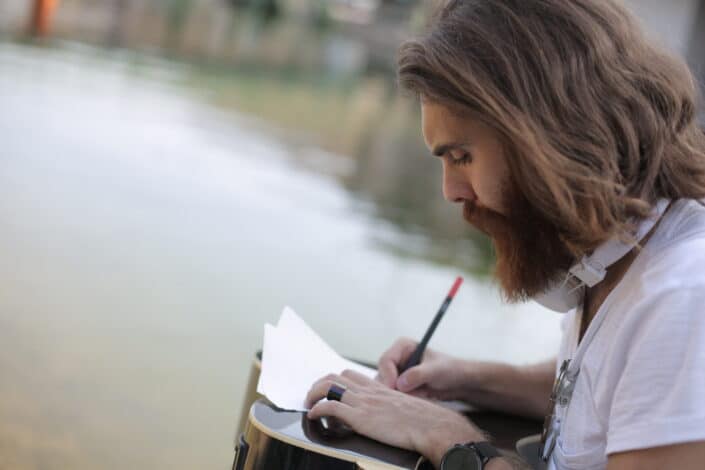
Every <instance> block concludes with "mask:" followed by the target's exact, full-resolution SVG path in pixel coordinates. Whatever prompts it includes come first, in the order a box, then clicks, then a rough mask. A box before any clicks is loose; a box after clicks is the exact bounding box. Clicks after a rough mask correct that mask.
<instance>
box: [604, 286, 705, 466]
mask: <svg viewBox="0 0 705 470" xmlns="http://www.w3.org/2000/svg"><path fill="white" fill-rule="evenodd" d="M645 300H646V301H644V302H640V305H639V306H638V307H637V309H636V310H637V311H634V312H629V315H630V316H631V315H632V313H635V314H637V315H636V316H635V317H634V321H635V322H637V323H636V324H635V325H634V326H635V328H634V330H633V335H631V337H630V338H626V339H625V341H627V342H628V345H625V346H626V348H625V351H626V357H625V363H624V364H625V366H624V370H623V371H622V373H621V375H620V377H619V380H618V381H617V385H616V388H615V390H614V395H613V400H612V404H611V409H610V416H609V422H608V431H607V449H606V451H607V454H611V453H615V452H622V451H627V450H636V449H645V448H649V447H658V446H663V445H669V444H677V443H684V442H692V441H700V440H705V285H698V286H690V287H686V288H669V289H668V290H666V291H663V292H660V293H659V294H656V295H653V296H651V299H645ZM638 310H641V312H639V311H638Z"/></svg>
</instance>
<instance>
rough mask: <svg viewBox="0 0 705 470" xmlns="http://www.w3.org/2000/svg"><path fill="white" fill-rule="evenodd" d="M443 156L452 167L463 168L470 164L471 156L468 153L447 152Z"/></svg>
mask: <svg viewBox="0 0 705 470" xmlns="http://www.w3.org/2000/svg"><path fill="white" fill-rule="evenodd" d="M444 156H445V158H446V159H447V160H448V162H449V163H450V164H452V165H457V166H463V165H468V164H470V163H472V155H471V154H470V152H464V151H451V152H447V153H446V155H444Z"/></svg>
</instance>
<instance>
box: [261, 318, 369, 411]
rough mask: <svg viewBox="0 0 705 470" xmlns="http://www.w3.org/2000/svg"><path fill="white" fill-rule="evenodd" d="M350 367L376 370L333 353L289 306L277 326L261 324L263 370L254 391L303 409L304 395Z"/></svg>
mask: <svg viewBox="0 0 705 470" xmlns="http://www.w3.org/2000/svg"><path fill="white" fill-rule="evenodd" d="M345 369H352V370H355V371H357V372H360V373H362V374H365V375H366V376H368V377H370V378H372V377H374V376H375V374H376V373H377V371H375V370H374V369H370V368H369V367H365V366H361V365H359V364H357V363H355V362H352V361H349V360H347V359H345V358H343V357H341V356H340V355H339V354H338V353H336V352H335V351H334V350H333V349H332V348H331V347H330V346H328V344H326V342H325V341H323V340H322V339H321V337H320V336H318V335H317V334H316V333H315V332H314V331H313V330H312V329H311V328H310V327H309V326H308V325H307V324H306V323H305V322H304V321H303V320H302V319H301V318H300V317H299V316H298V315H297V314H296V313H295V312H294V311H293V310H292V309H291V308H289V307H285V308H284V311H283V312H282V315H281V317H280V318H279V323H277V326H276V327H275V326H272V325H269V324H266V325H264V345H263V348H262V371H261V373H260V377H259V382H258V383H257V392H258V393H260V394H262V395H264V396H265V397H267V399H269V400H270V401H271V402H272V403H274V404H275V405H276V406H277V407H279V408H282V409H284V410H293V411H306V410H307V409H306V408H305V407H304V402H305V400H306V394H307V393H308V391H309V389H310V388H311V386H312V385H313V383H314V382H315V381H316V380H318V379H320V378H321V377H323V376H325V375H326V374H329V373H336V374H339V373H340V372H342V371H343V370H345Z"/></svg>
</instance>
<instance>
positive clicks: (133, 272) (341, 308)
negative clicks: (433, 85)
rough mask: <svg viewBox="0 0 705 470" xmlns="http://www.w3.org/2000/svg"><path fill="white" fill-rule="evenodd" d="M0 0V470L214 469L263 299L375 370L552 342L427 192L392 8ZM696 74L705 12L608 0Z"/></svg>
mask: <svg viewBox="0 0 705 470" xmlns="http://www.w3.org/2000/svg"><path fill="white" fill-rule="evenodd" d="M34 3H35V2H34V1H30V0H4V1H2V2H0V104H1V107H0V224H1V226H0V468H2V469H5V468H8V469H10V468H11V469H24V468H27V469H54V468H61V469H63V468H72V469H83V468H228V467H229V465H230V463H231V459H232V443H233V439H234V437H235V436H234V433H235V427H236V425H237V422H238V418H239V416H238V415H239V412H240V406H241V402H242V398H243V393H244V387H245V382H246V378H247V373H248V371H249V366H250V363H251V361H252V357H253V354H254V352H255V351H256V350H257V349H258V348H259V347H260V345H261V335H262V325H263V324H264V323H265V322H275V321H276V319H277V318H278V315H279V313H280V312H281V309H282V307H283V306H284V305H287V304H288V305H291V306H292V307H293V308H294V309H296V310H297V312H298V313H299V314H300V315H301V316H302V317H303V318H304V319H305V320H306V321H307V322H308V323H309V324H310V325H311V326H312V327H313V328H314V329H315V330H317V331H318V332H319V333H320V334H321V335H322V336H323V337H324V338H325V339H326V340H327V341H329V342H330V344H331V345H332V346H333V347H334V348H335V349H336V350H338V351H340V352H341V353H343V354H346V355H348V356H353V357H357V358H361V359H366V360H371V361H374V360H375V359H376V358H377V357H378V356H379V354H380V353H381V352H382V351H383V350H384V349H385V348H386V347H387V346H389V345H390V344H391V342H392V341H393V340H394V338H396V337H397V336H400V335H408V336H413V337H419V336H420V335H421V334H422V333H423V331H424V329H425V327H426V325H427V324H428V322H429V321H430V319H431V317H432V315H433V313H434V312H435V310H436V308H437V307H438V304H439V303H440V301H441V300H442V297H443V295H444V294H445V292H446V291H447V289H448V287H449V286H450V284H451V283H452V281H453V279H454V277H455V276H456V275H457V274H463V275H465V276H466V283H465V285H464V286H463V288H462V289H461V291H460V293H459V294H458V298H457V300H456V301H455V302H454V304H453V306H452V307H451V309H450V310H449V313H448V315H447V316H446V318H445V319H444V322H443V324H442V325H441V326H440V328H439V330H438V332H437V334H436V336H435V337H434V339H433V341H432V347H435V348H438V349H441V350H444V351H447V352H450V353H454V354H458V355H462V356H465V357H472V358H478V359H491V360H502V361H508V362H512V363H524V362H531V361H535V360H540V359H543V358H547V357H550V356H551V355H552V354H554V352H555V350H556V347H557V344H558V341H559V337H560V329H559V321H560V317H559V316H557V315H555V314H552V313H549V312H547V311H545V310H544V309H542V308H540V307H539V306H537V305H534V304H526V305H520V306H508V305H504V304H502V303H501V302H500V300H499V296H498V292H497V289H496V286H494V285H493V284H492V282H491V278H490V277H489V273H490V270H491V263H492V252H491V248H490V245H489V244H488V242H487V240H486V239H485V238H484V237H482V236H480V235H479V234H478V233H477V232H475V231H473V230H472V228H471V227H469V226H468V225H467V224H466V223H465V222H463V220H462V217H461V211H460V208H459V207H456V206H454V205H452V204H448V203H446V202H445V201H444V200H443V198H442V196H441V189H440V182H441V181H440V177H441V175H440V166H439V164H438V162H437V161H434V159H433V158H432V157H430V156H429V154H428V151H427V149H425V147H424V145H423V140H422V136H421V132H420V117H419V110H418V104H417V103H416V102H415V101H414V100H413V99H410V98H409V97H407V96H403V95H402V94H400V93H399V90H397V87H396V85H395V77H394V66H395V53H396V49H397V47H398V45H399V43H400V42H401V41H403V40H404V39H405V38H407V37H410V36H411V35H413V34H415V33H418V32H419V31H421V30H422V28H423V25H424V23H425V21H426V18H427V16H428V13H429V11H430V9H431V4H430V3H429V2H421V1H414V0H408V1H404V0H398V1H392V0H390V1H381V0H338V1H333V0H279V1H275V0H251V1H246V0H229V1H228V0H58V2H56V6H55V10H54V12H53V15H52V18H51V21H50V23H49V25H48V29H47V31H46V32H45V34H37V31H36V28H33V27H32V26H33V22H32V20H31V19H32V12H33V8H34ZM629 5H630V7H631V8H633V9H634V11H635V12H636V13H637V14H638V15H639V16H640V17H641V18H642V19H643V21H644V23H645V25H646V27H647V28H648V29H649V30H650V31H651V33H652V34H654V35H655V36H657V37H658V38H659V39H660V40H662V41H663V42H665V43H666V45H667V47H670V48H672V49H673V50H674V51H676V52H677V53H679V54H682V55H683V56H684V57H686V58H687V59H688V60H689V62H690V63H691V65H692V66H693V68H694V70H696V71H697V72H698V73H699V74H701V75H700V76H702V68H703V63H704V62H705V52H704V51H703V47H702V45H703V43H704V42H705V37H704V36H703V34H704V31H705V2H701V1H699V0H678V1H672V2H660V1H656V0H650V1H646V0H644V1H639V0H632V1H631V2H629Z"/></svg>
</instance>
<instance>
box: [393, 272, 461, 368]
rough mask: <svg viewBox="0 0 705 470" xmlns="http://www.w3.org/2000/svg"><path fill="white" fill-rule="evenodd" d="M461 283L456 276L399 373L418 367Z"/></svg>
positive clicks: (459, 278)
mask: <svg viewBox="0 0 705 470" xmlns="http://www.w3.org/2000/svg"><path fill="white" fill-rule="evenodd" d="M462 283H463V278H462V277H460V276H458V277H457V278H456V279H455V282H454V283H453V287H451V288H450V291H449V292H448V295H447V296H446V298H445V300H444V301H443V303H442V304H441V308H439V309H438V313H436V316H435V317H434V318H433V321H432V322H431V324H430V325H429V326H428V329H427V330H426V334H424V335H423V339H422V340H421V342H420V343H419V344H418V346H416V349H415V350H414V352H413V354H411V356H409V359H407V361H406V364H404V366H403V367H402V368H401V369H399V373H400V374H401V373H402V372H404V371H405V370H407V369H409V368H410V367H414V366H417V365H419V363H420V362H421V358H422V357H423V353H424V351H426V346H427V345H428V342H429V341H430V340H431V336H433V332H434V331H436V327H437V326H438V324H439V323H440V322H441V318H443V315H444V314H445V313H446V310H448V306H449V305H450V302H451V301H452V300H453V297H455V293H456V292H458V288H459V287H460V284H462Z"/></svg>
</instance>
